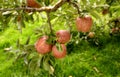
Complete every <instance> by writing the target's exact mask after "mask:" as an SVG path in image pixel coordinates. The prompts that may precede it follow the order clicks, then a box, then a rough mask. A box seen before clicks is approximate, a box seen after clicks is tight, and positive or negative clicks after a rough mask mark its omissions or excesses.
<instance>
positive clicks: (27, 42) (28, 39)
mask: <svg viewBox="0 0 120 77" xmlns="http://www.w3.org/2000/svg"><path fill="white" fill-rule="evenodd" d="M29 42H30V36H28V38H27V40H26V43H25V45H28V44H29Z"/></svg>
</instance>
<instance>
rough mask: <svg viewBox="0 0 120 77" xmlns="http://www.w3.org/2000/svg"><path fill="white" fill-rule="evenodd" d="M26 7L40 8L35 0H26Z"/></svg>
mask: <svg viewBox="0 0 120 77" xmlns="http://www.w3.org/2000/svg"><path fill="white" fill-rule="evenodd" d="M27 7H32V8H40V7H41V6H40V4H39V3H38V2H37V1H36V0H27Z"/></svg>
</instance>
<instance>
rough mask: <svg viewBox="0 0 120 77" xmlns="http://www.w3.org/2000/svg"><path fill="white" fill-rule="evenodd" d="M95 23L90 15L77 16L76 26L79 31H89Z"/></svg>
mask: <svg viewBox="0 0 120 77" xmlns="http://www.w3.org/2000/svg"><path fill="white" fill-rule="evenodd" d="M92 24H93V20H92V18H91V17H89V16H85V17H77V19H76V28H77V30H78V31H79V32H89V31H90V29H91V27H92Z"/></svg>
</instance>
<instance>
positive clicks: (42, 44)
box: [35, 36, 52, 54]
mask: <svg viewBox="0 0 120 77" xmlns="http://www.w3.org/2000/svg"><path fill="white" fill-rule="evenodd" d="M47 40H48V36H42V37H40V38H39V39H38V40H37V42H36V44H35V48H36V50H37V52H38V53H40V54H46V53H48V52H50V51H51V50H52V45H51V44H48V43H47Z"/></svg>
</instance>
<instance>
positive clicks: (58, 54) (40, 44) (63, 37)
mask: <svg viewBox="0 0 120 77" xmlns="http://www.w3.org/2000/svg"><path fill="white" fill-rule="evenodd" d="M70 37H71V36H70V32H69V31H67V30H59V31H57V32H56V42H57V43H59V44H60V46H61V49H62V50H61V51H60V50H58V48H57V46H56V44H54V45H52V44H49V43H47V40H48V39H50V38H49V37H48V36H42V37H40V38H39V39H38V40H37V42H36V44H35V48H36V50H37V52H38V53H40V54H46V53H49V52H51V51H52V54H53V56H54V57H55V58H63V57H65V56H66V53H67V48H66V46H65V43H67V42H69V40H70Z"/></svg>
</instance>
